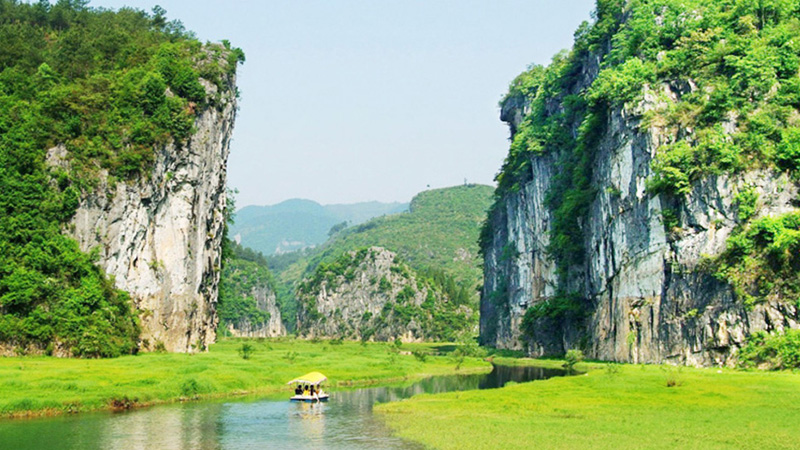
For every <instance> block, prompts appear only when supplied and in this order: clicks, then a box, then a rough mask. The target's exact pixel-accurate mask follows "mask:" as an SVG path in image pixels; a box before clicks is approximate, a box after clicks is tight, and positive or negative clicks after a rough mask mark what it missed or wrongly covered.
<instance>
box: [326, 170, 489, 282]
mask: <svg viewBox="0 0 800 450" xmlns="http://www.w3.org/2000/svg"><path fill="white" fill-rule="evenodd" d="M493 192H494V189H493V188H492V187H491V186H483V185H467V186H456V187H451V188H444V189H435V190H430V191H425V192H422V193H420V194H418V195H417V196H416V197H414V199H413V200H412V201H411V206H410V208H409V212H408V213H403V214H395V215H391V216H386V217H379V218H376V219H373V220H370V221H369V222H367V223H364V224H362V225H358V226H355V227H351V228H348V229H346V230H344V231H342V232H341V233H339V234H338V235H336V236H335V237H334V238H333V239H331V240H330V241H329V242H327V243H325V245H324V246H323V247H322V248H321V249H320V252H319V253H318V254H317V255H315V256H314V257H313V258H312V260H311V265H312V266H315V265H316V263H318V262H320V261H327V262H330V261H332V260H333V259H335V258H337V257H338V256H339V255H341V254H342V253H344V252H345V251H349V250H355V249H359V248H362V247H368V246H379V247H383V248H386V249H388V250H391V251H393V252H396V253H397V254H398V255H399V256H400V257H401V258H402V259H403V261H406V262H407V263H408V264H409V265H410V266H411V267H413V268H414V269H417V270H423V269H431V268H434V269H443V270H445V271H446V272H447V273H449V274H451V275H452V276H454V277H455V278H456V279H457V280H458V281H459V282H461V283H468V284H470V285H473V286H477V285H478V284H479V283H480V282H481V280H482V271H481V268H480V264H479V263H480V259H479V257H478V234H479V231H480V226H481V224H482V223H483V220H484V218H485V217H486V210H487V209H488V208H489V206H490V205H491V203H492V194H493Z"/></svg>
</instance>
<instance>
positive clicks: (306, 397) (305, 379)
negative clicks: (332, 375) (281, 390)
mask: <svg viewBox="0 0 800 450" xmlns="http://www.w3.org/2000/svg"><path fill="white" fill-rule="evenodd" d="M326 381H328V377H326V376H325V375H323V374H321V373H319V372H311V373H307V374H305V375H303V376H302V377H297V378H295V379H294V380H292V381H290V382H288V383H286V384H290V385H294V386H295V395H294V396H293V397H292V398H291V399H289V400H290V401H293V402H327V401H328V398H329V397H330V395H328V393H327V392H325V391H324V390H323V389H322V384H323V383H324V382H326ZM298 387H299V388H300V389H301V390H302V389H303V388H305V387H313V388H314V390H315V391H317V392H319V393H317V392H315V393H314V394H313V395H311V394H310V393H309V391H308V390H306V391H303V392H302V393H299V394H298V393H296V390H297V388H298Z"/></svg>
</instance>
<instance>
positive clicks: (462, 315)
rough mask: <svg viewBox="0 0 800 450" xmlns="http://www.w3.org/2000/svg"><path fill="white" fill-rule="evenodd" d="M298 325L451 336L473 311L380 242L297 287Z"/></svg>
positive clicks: (332, 332) (357, 334)
mask: <svg viewBox="0 0 800 450" xmlns="http://www.w3.org/2000/svg"><path fill="white" fill-rule="evenodd" d="M298 299H299V311H298V321H297V330H298V333H299V334H301V335H303V336H306V337H332V338H343V339H362V340H377V341H389V340H394V339H398V338H399V339H401V340H402V341H404V342H415V341H422V340H426V339H448V338H449V339H452V338H454V337H455V336H456V335H457V333H459V332H463V329H464V328H466V327H468V326H469V322H470V321H469V320H468V317H469V315H470V314H471V310H470V309H469V308H468V307H467V306H465V305H456V304H455V303H454V302H452V301H450V300H449V299H448V298H447V297H446V296H445V295H444V294H443V293H442V290H441V289H440V288H439V287H438V286H436V283H435V282H434V281H433V280H431V279H429V278H426V277H423V276H421V275H420V274H418V273H415V272H414V271H413V270H412V269H410V268H409V267H408V266H407V265H406V264H405V263H402V262H400V261H398V259H397V255H396V254H395V253H393V252H391V251H388V250H386V249H383V248H380V247H371V248H369V249H363V250H360V251H351V252H347V253H345V254H343V255H342V256H341V257H340V258H339V259H337V260H336V261H334V262H332V263H330V264H321V265H320V267H318V268H317V270H316V271H315V273H314V274H313V275H312V276H311V277H309V278H307V279H305V280H303V282H302V283H301V285H300V287H299V289H298Z"/></svg>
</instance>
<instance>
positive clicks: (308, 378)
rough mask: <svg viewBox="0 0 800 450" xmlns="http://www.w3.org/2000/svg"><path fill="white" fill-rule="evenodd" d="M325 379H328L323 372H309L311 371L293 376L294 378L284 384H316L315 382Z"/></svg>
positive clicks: (318, 382)
mask: <svg viewBox="0 0 800 450" xmlns="http://www.w3.org/2000/svg"><path fill="white" fill-rule="evenodd" d="M327 379H328V377H326V376H325V375H323V374H321V373H319V372H311V373H307V374H305V375H303V376H302V377H298V378H295V379H294V380H292V381H290V382H288V383H286V384H294V383H300V384H312V385H317V384H320V383H322V382H323V381H325V380H327Z"/></svg>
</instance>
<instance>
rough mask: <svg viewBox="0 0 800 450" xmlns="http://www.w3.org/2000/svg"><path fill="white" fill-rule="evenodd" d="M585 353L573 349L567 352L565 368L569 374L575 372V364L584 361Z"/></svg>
mask: <svg viewBox="0 0 800 450" xmlns="http://www.w3.org/2000/svg"><path fill="white" fill-rule="evenodd" d="M583 358H584V356H583V352H582V351H580V350H578V349H571V350H567V353H566V354H565V355H564V368H565V369H567V371H568V372H573V371H574V370H575V364H578V363H579V362H581V361H583Z"/></svg>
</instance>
